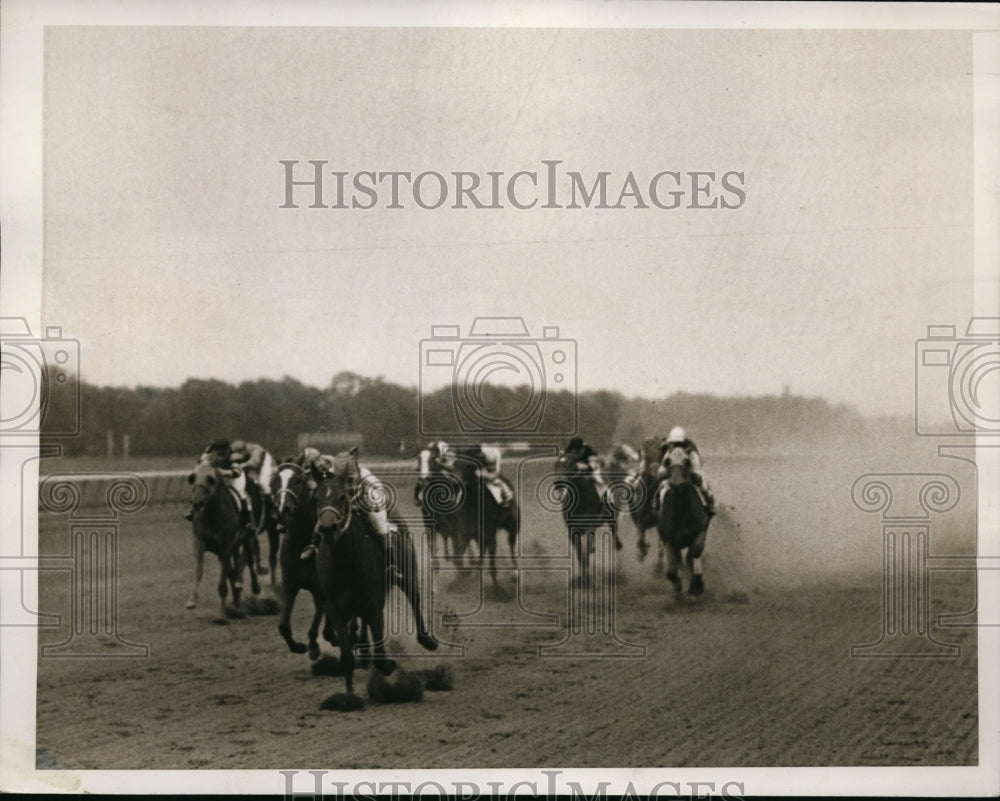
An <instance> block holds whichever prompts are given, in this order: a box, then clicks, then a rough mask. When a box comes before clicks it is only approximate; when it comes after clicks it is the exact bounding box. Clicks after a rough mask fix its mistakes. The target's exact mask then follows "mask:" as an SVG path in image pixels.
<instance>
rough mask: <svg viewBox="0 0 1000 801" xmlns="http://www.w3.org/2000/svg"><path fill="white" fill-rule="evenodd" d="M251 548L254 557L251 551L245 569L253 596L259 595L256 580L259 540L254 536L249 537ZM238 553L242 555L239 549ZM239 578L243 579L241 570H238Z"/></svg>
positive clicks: (258, 561)
mask: <svg viewBox="0 0 1000 801" xmlns="http://www.w3.org/2000/svg"><path fill="white" fill-rule="evenodd" d="M250 542H251V547H252V548H255V549H256V556H255V554H254V551H251V553H250V555H249V557H250V558H249V559H247V560H246V566H247V569H248V570H249V571H250V591H251V592H252V593H253V594H254V595H260V582H259V581H258V580H257V569H258V567H259V566H260V540H259V539H258V537H257V535H256V534H253V535H252V536H251V540H250ZM240 553H241V554H242V553H243V549H242V548H241V549H240ZM239 577H240V579H241V580H242V579H243V569H242V568H240V572H239Z"/></svg>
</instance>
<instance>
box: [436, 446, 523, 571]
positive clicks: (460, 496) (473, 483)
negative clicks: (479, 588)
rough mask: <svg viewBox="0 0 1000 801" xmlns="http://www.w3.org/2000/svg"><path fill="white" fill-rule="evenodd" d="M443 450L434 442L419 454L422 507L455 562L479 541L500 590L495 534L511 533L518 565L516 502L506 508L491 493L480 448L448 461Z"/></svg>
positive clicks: (456, 454)
mask: <svg viewBox="0 0 1000 801" xmlns="http://www.w3.org/2000/svg"><path fill="white" fill-rule="evenodd" d="M442 446H443V443H436V445H435V447H434V448H433V449H425V450H424V451H422V452H421V455H420V458H421V480H420V481H419V482H418V484H417V489H416V497H417V500H418V503H420V505H421V508H422V509H423V512H424V517H425V519H426V520H427V521H428V525H433V527H434V529H433V530H434V531H435V532H439V533H440V534H441V536H442V537H443V538H444V542H445V554H446V555H447V556H449V557H450V558H451V559H452V560H453V561H454V562H456V563H461V562H463V561H464V558H465V553H466V551H467V550H468V548H469V543H470V542H472V541H473V540H475V541H476V542H477V544H478V546H479V552H480V557H481V558H485V559H487V560H488V569H489V573H490V578H491V579H492V581H493V584H494V586H497V585H498V584H499V582H498V581H497V566H496V555H497V533H498V532H499V531H500V530H501V529H502V530H504V531H506V532H507V545H508V548H509V549H510V555H511V559H512V560H514V562H515V565H516V562H517V535H518V533H519V532H520V528H521V513H520V509H519V508H518V505H517V500H516V499H513V498H512V499H511V500H510V501H508V503H507V504H506V505H502V504H501V503H500V501H498V500H497V498H496V497H495V496H494V494H493V493H492V492H491V491H490V488H489V486H487V482H486V480H485V479H484V478H483V477H482V475H481V473H482V470H483V467H484V463H485V458H484V455H483V450H482V446H481V445H470V446H465V447H461V448H458V449H456V450H455V451H454V453H453V454H452V456H453V458H452V459H450V460H448V461H447V462H446V461H444V460H443V459H442V458H440V457H441V450H442ZM445 447H446V446H445ZM425 476H426V478H425Z"/></svg>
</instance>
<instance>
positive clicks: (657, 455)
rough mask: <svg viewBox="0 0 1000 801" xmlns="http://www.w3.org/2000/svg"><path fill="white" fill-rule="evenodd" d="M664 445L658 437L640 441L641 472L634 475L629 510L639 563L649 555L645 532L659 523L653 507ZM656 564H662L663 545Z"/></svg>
mask: <svg viewBox="0 0 1000 801" xmlns="http://www.w3.org/2000/svg"><path fill="white" fill-rule="evenodd" d="M663 450H664V444H663V440H662V438H660V437H646V439H644V440H643V441H642V448H641V452H642V470H641V471H640V472H639V473H638V474H637V475H636V477H635V479H634V480H635V481H636V483H637V487H636V493H635V502H634V503H633V505H632V507H631V508H630V509H629V514H630V516H631V517H632V522H633V523H634V524H635V529H636V533H637V534H638V536H639V543H638V548H639V561H640V562H641V561H642V560H643V559H645V558H646V554H647V553H649V544H648V543H647V542H646V531H647V530H648V529H651V528H655V527H656V524H657V522H658V521H659V515H658V513H657V509H656V506H655V503H654V501H655V499H656V492H657V489H658V488H659V485H660V479H659V476H658V475H657V471H658V470H659V467H660V459H662V458H663ZM659 546H660V547H659V555H658V560H657V561H658V562H659V563H662V562H663V550H664V548H663V543H662V542H661V543H659Z"/></svg>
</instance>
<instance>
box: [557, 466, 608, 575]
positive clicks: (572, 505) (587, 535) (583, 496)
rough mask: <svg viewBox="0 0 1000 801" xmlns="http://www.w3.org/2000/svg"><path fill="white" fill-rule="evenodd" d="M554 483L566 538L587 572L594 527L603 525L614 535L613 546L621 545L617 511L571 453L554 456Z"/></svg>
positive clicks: (597, 527)
mask: <svg viewBox="0 0 1000 801" xmlns="http://www.w3.org/2000/svg"><path fill="white" fill-rule="evenodd" d="M555 472H556V475H557V480H556V482H555V486H556V488H557V491H558V493H559V496H560V497H561V502H562V515H563V520H564V521H565V523H566V529H567V531H568V532H569V537H570V541H571V542H572V543H573V547H574V548H576V556H577V560H578V561H579V563H580V570H581V575H583V576H588V575H589V572H588V569H589V565H590V555H591V554H592V553H593V552H594V539H595V537H596V532H597V529H599V528H601V527H604V526H606V527H607V528H608V529H610V531H611V533H612V535H613V536H614V538H615V549H616V550H620V549H621V541H620V540H619V539H618V511H617V509H614V508H611V507H609V505H608V504H606V503H605V502H604V499H603V498H602V497H601V494H600V492H599V491H598V488H597V483H596V482H595V481H594V478H593V476H591V475H588V474H587V473H585V472H582V471H581V470H580V469H579V468H578V467H577V464H576V458H575V457H574V456H573V455H572V454H566V453H564V454H562V455H560V456H559V458H558V459H556V465H555Z"/></svg>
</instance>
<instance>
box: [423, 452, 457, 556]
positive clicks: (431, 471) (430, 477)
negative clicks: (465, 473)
mask: <svg viewBox="0 0 1000 801" xmlns="http://www.w3.org/2000/svg"><path fill="white" fill-rule="evenodd" d="M452 456H453V454H451V453H450V452H449V450H448V445H447V444H446V443H444V442H440V441H438V442H434V443H432V444H430V445H427V446H426V447H424V448H421V449H420V450H419V451H418V452H417V468H418V470H419V477H418V478H417V483H416V485H415V486H414V488H413V501H414V503H416V504H417V506H418V507H419V508H420V511H421V513H422V514H423V517H424V525H425V526H426V528H427V531H429V532H431V537H432V541H431V545H432V546H433V550H434V552H435V553H437V552H438V551H437V547H436V545H437V543H436V539H437V536H438V535H440V537H441V545H442V550H441V551H440V553H443V554H444V556H446V557H448V558H449V559H452V558H454V557H453V556H452V536H451V528H452V526H451V525H450V524H451V523H452V519H451V518H452V515H453V514H454V513H455V512H457V511H458V508H459V506H460V505H461V504H462V503H464V500H465V488H464V487H463V486H462V483H461V481H459V479H458V477H457V476H456V475H455V473H454V471H453V469H452V458H451V457H452Z"/></svg>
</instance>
